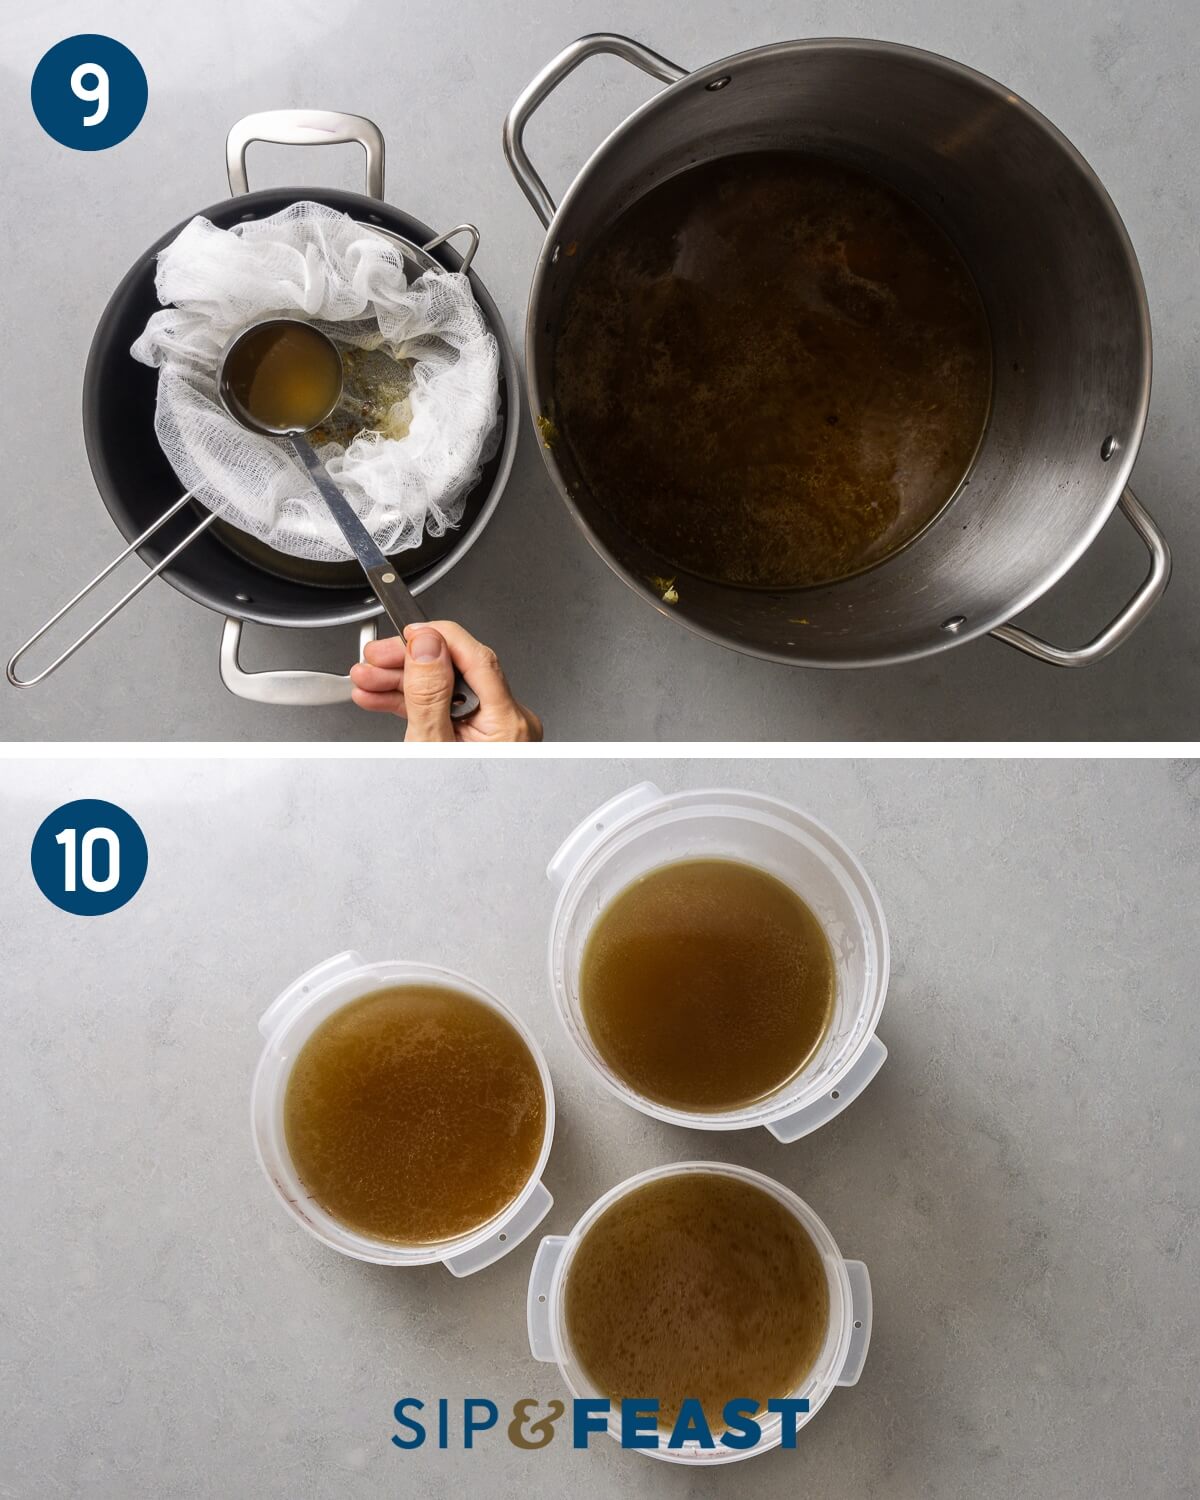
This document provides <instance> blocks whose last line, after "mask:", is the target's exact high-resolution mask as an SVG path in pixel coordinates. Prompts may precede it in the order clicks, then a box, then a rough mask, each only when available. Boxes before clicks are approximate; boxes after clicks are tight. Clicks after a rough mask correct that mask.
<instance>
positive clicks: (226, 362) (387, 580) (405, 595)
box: [217, 318, 479, 720]
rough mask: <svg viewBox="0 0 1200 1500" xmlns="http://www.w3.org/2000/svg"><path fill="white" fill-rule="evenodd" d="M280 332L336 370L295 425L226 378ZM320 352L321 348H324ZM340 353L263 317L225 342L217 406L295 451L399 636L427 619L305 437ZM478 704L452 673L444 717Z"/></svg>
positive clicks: (307, 326) (338, 394)
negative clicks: (279, 420) (251, 350)
mask: <svg viewBox="0 0 1200 1500" xmlns="http://www.w3.org/2000/svg"><path fill="white" fill-rule="evenodd" d="M276 328H278V329H279V330H281V331H286V330H287V329H289V328H293V329H297V330H302V331H303V332H302V337H304V338H307V339H311V340H312V341H313V343H314V346H315V345H316V344H317V341H318V340H319V341H320V343H321V344H322V345H324V346H326V349H327V350H328V356H329V359H330V371H331V373H332V371H333V368H334V363H335V362H336V370H337V389H336V391H335V393H334V396H333V399H332V400H331V401H330V402H329V404H328V405H327V406H326V407H325V409H324V411H321V412H316V413H314V412H306V413H305V416H306V417H307V418H309V419H310V420H307V421H305V422H303V423H302V424H298V425H286V426H270V425H268V424H267V423H266V422H264V421H263V420H262V419H261V418H260V417H257V416H255V415H254V413H253V412H251V411H250V410H249V409H248V407H247V406H246V405H245V403H244V402H243V401H242V400H241V398H240V397H239V396H238V394H237V392H236V391H235V389H234V386H233V383H232V380H231V373H230V372H231V371H232V370H233V369H235V368H236V363H237V355H238V351H239V350H240V349H243V346H244V345H245V343H246V341H247V340H248V339H250V338H251V337H252V336H255V337H257V338H261V336H262V334H263V331H264V330H267V329H276ZM322 352H325V351H324V350H323V351H322ZM342 381H343V370H342V356H341V354H340V352H339V351H338V347H337V345H336V344H335V343H334V342H333V340H332V339H331V338H330V337H329V335H328V334H326V333H324V332H322V330H321V329H319V328H314V327H313V325H312V324H311V323H306V322H304V321H303V319H300V318H264V319H261V320H260V321H259V322H257V323H252V324H250V326H249V327H248V328H243V329H242V331H241V332H240V333H238V334H236V335H235V336H234V337H233V338H232V339H230V341H229V343H228V344H226V346H225V349H224V351H223V352H222V354H221V361H220V364H219V365H218V366H217V394H218V395H219V396H220V398H221V404H222V405H223V406H224V408H225V410H226V411H227V412H228V413H229V415H230V416H231V417H233V419H234V420H235V421H236V422H240V423H241V425H242V426H243V427H246V428H248V429H249V430H250V431H251V432H261V433H264V434H265V435H266V436H268V437H282V438H287V439H288V441H289V442H290V443H291V445H292V447H293V448H294V449H295V450H296V456H297V457H298V458H299V459H300V461H301V463H303V465H304V467H305V469H306V471H307V473H308V476H309V478H310V479H311V480H312V482H313V484H314V485H315V486H316V488H317V490H318V491H319V493H320V496H321V499H322V500H324V502H325V504H326V506H327V507H328V510H329V514H330V515H331V516H332V517H333V519H334V521H335V522H336V523H337V526H338V529H339V531H340V532H341V533H342V536H343V537H344V538H345V540H346V545H347V546H348V547H349V548H350V550H351V552H353V553H354V556H355V557H356V558H357V559H358V562H359V564H360V566H361V567H362V570H363V572H364V573H365V574H366V575H367V582H368V583H369V584H370V585H371V589H372V591H373V593H374V595H375V597H376V598H377V599H378V600H379V602H380V604H382V605H383V609H384V613H385V614H386V615H387V617H388V619H389V620H390V621H391V622H392V624H393V625H394V626H395V627H396V631H397V633H398V634H399V635H401V636H403V634H404V627H405V626H406V625H415V624H417V623H418V622H419V621H421V620H424V619H426V618H427V616H426V615H425V613H424V612H423V611H422V609H421V606H420V605H419V604H418V603H417V601H416V600H415V599H414V598H413V596H412V594H411V592H410V591H409V590H408V588H406V587H405V585H404V583H403V581H402V580H401V578H400V575H399V574H398V573H397V572H396V569H395V566H394V565H393V564H392V563H391V562H390V561H389V560H388V558H387V557H385V555H384V553H383V551H382V550H381V549H380V547H378V546H377V545H376V543H375V540H374V538H373V537H372V536H371V533H370V532H369V531H368V530H367V528H366V527H365V526H364V525H363V523H362V522H361V521H360V520H359V518H358V516H357V514H356V513H355V510H354V507H353V506H352V505H351V504H350V502H349V501H348V500H347V499H346V497H345V495H343V494H342V492H341V490H340V489H338V487H337V485H336V484H335V483H334V481H333V479H332V478H331V477H330V475H329V472H328V470H327V469H326V468H325V465H324V464H323V463H322V462H321V460H320V459H319V458H318V457H317V454H316V450H315V449H314V448H313V445H312V444H311V443H310V442H309V441H308V436H307V434H308V433H309V432H311V431H312V429H313V428H314V427H319V426H320V424H321V423H322V422H324V421H326V420H327V419H328V418H329V416H330V415H331V414H332V413H333V412H334V410H335V409H336V408H337V405H338V403H339V402H340V401H341V399H342ZM478 707H479V699H478V698H477V697H476V696H475V694H474V693H473V692H472V691H471V689H470V688H469V687H468V686H467V684H466V682H465V681H464V680H463V678H462V675H461V674H460V673H459V672H458V671H455V673H454V694H453V697H452V698H451V702H450V717H451V718H452V719H456V720H457V719H464V718H466V717H467V715H468V714H473V713H474V712H475V710H476V709H477V708H478Z"/></svg>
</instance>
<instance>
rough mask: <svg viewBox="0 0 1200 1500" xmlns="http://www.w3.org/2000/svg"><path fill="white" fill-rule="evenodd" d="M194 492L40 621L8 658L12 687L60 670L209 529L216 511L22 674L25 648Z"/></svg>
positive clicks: (31, 683)
mask: <svg viewBox="0 0 1200 1500" xmlns="http://www.w3.org/2000/svg"><path fill="white" fill-rule="evenodd" d="M194 493H195V492H194V491H193V490H188V491H186V492H185V493H184V494H182V495H180V497H179V499H178V500H176V501H175V502H174V504H173V505H170V506H168V507H167V509H166V510H164V511H163V513H162V515H161V516H159V518H158V520H157V521H155V522H154V524H153V525H152V526H147V527H146V529H145V531H143V532H142V534H141V536H138V537H134V539H133V541H132V542H130V544H129V545H128V547H126V548H125V549H124V550H123V551H121V552H118V553H117V555H116V557H114V558H113V560H112V562H110V563H108V564H107V565H106V566H105V567H103V568H101V569H100V571H99V572H98V573H97V574H96V576H95V577H94V578H93V579H92V580H91V581H90V582H89V583H85V584H84V586H83V587H82V588H81V589H80V590H79V592H78V593H77V594H76V595H75V596H74V597H73V598H71V599H68V600H67V602H66V603H65V604H64V605H63V607H62V608H61V609H60V610H58V611H57V612H56V613H55V614H52V615H51V616H50V618H49V619H48V620H47V621H46V623H45V624H44V625H40V626H39V627H38V628H37V629H36V630H35V631H34V633H33V634H32V635H31V636H30V637H29V639H28V640H27V641H26V642H25V643H24V644H23V645H21V646H19V647H18V648H17V650H16V651H14V652H13V655H12V657H11V658H10V659H9V663H8V666H7V668H6V675H7V677H8V680H9V682H11V683H12V685H13V687H34V686H35V685H36V684H37V683H39V682H44V681H45V679H46V678H47V677H49V676H50V674H51V672H57V670H58V669H59V667H61V666H62V664H63V662H65V661H70V659H71V657H73V656H74V655H75V653H76V651H78V650H79V648H80V647H81V646H86V645H87V643H88V642H89V641H90V640H91V638H92V637H93V636H94V635H95V634H96V633H97V632H98V631H100V630H102V629H103V628H104V626H105V625H107V624H108V622H109V621H110V620H111V619H112V617H113V616H114V615H116V614H120V612H121V611H122V610H123V609H124V608H125V606H126V605H127V604H128V603H129V602H130V600H132V599H136V598H137V596H138V595H139V594H140V593H141V592H142V590H143V589H144V588H145V587H146V585H147V584H148V583H149V582H150V580H151V579H153V578H157V577H158V575H159V574H160V573H161V572H162V571H163V569H164V568H166V567H169V566H170V564H171V563H173V562H174V561H175V559H176V558H177V557H178V556H179V554H180V553H181V552H182V551H183V550H184V549H185V548H186V547H190V546H191V544H192V543H193V542H194V541H195V540H196V538H197V537H198V536H199V535H200V534H201V532H204V531H207V530H208V528H209V527H210V526H211V525H212V523H213V522H214V521H215V520H216V519H217V517H216V513H215V512H214V513H212V514H210V515H207V516H205V517H204V519H203V520H202V521H201V522H200V523H199V524H198V525H196V526H193V527H192V529H191V531H189V532H188V534H187V536H185V537H184V539H183V540H182V541H181V542H178V543H177V544H176V545H175V546H174V547H172V548H171V550H170V551H169V552H168V553H167V554H166V555H165V556H164V557H163V558H161V559H160V560H159V561H158V562H156V563H155V565H154V566H153V567H152V568H150V569H148V570H147V572H146V573H145V574H144V576H143V577H141V578H139V579H138V581H137V582H136V583H135V584H134V585H133V587H132V588H131V589H129V590H128V591H127V592H126V593H124V594H122V595H121V597H120V598H119V599H118V600H117V602H116V603H115V604H113V605H110V606H109V608H108V609H106V610H105V612H104V613H103V614H102V615H101V616H100V618H99V619H98V620H97V621H96V623H95V624H94V625H89V626H88V628H87V629H86V630H85V631H84V632H83V634H82V635H79V636H76V637H75V639H74V640H73V641H72V642H71V644H70V645H69V646H68V647H67V648H66V650H65V651H62V652H60V653H59V655H58V656H56V657H55V658H54V660H53V661H52V662H51V663H50V665H49V666H48V667H43V668H42V670H41V671H40V672H38V673H37V674H36V675H35V676H33V677H22V676H21V675H20V672H19V670H18V668H19V665H20V661H21V658H22V657H23V656H24V655H25V653H26V651H28V650H29V648H30V647H31V646H36V645H37V643H38V641H40V640H41V639H42V637H43V636H44V635H45V634H46V633H47V631H50V630H53V628H54V627H55V625H57V624H58V622H59V621H60V620H61V619H62V618H63V617H64V616H65V615H68V614H70V612H71V611H72V610H73V609H74V608H75V606H76V605H77V604H79V603H81V602H82V601H83V600H84V599H86V598H87V596H88V595H89V594H90V593H91V592H92V590H93V589H95V588H99V586H100V585H101V584H102V583H103V582H104V580H105V579H106V578H107V577H108V576H109V574H110V573H112V572H114V571H115V570H116V569H117V568H119V567H120V566H121V564H122V563H123V562H124V561H125V559H126V558H127V557H131V556H132V555H133V554H134V553H135V552H136V551H137V550H138V548H139V547H142V546H144V545H145V544H146V542H148V541H149V540H150V538H151V537H152V536H153V535H154V533H155V532H156V531H158V529H159V528H160V527H162V526H165V525H166V524H167V522H168V521H169V520H170V519H171V517H172V516H174V515H177V514H178V513H179V511H181V510H182V509H183V507H184V506H185V505H186V504H187V503H188V502H189V501H190V500H191V499H192V498H193V495H194Z"/></svg>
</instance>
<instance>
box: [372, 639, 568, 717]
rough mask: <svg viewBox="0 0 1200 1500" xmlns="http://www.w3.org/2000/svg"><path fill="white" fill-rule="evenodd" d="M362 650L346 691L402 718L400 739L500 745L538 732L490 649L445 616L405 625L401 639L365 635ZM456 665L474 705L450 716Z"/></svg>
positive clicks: (373, 706) (374, 711) (533, 714)
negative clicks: (366, 639)
mask: <svg viewBox="0 0 1200 1500" xmlns="http://www.w3.org/2000/svg"><path fill="white" fill-rule="evenodd" d="M363 655H364V656H365V658H366V660H365V661H361V662H356V663H355V664H354V666H352V667H351V668H350V681H351V682H352V683H353V684H354V687H353V691H352V692H351V695H350V696H351V697H352V698H353V700H354V702H355V703H356V704H357V705H358V707H359V708H365V709H366V710H367V711H368V712H369V713H383V714H398V715H399V716H400V717H401V718H402V719H407V720H408V729H407V730H406V732H405V735H404V738H405V741H406V742H407V741H409V740H412V741H438V740H444V741H453V740H461V741H463V742H464V743H466V744H503V743H515V742H520V741H532V740H540V739H541V737H542V721H541V720H540V719H539V718H538V716H537V714H535V713H533V712H532V710H530V709H528V708H525V707H523V706H522V705H521V704H520V703H518V702H517V700H516V699H515V698H514V697H513V695H512V689H511V688H510V687H509V685H508V682H507V681H506V679H505V676H504V673H503V671H502V670H501V668H500V663H499V662H498V661H497V660H496V653H495V652H494V651H493V650H491V648H490V647H488V646H484V645H481V644H480V642H479V641H477V640H476V639H475V637H474V636H473V635H469V634H468V633H467V632H466V631H465V630H464V629H463V628H462V626H461V625H456V624H455V623H454V622H453V621H452V620H428V621H425V620H423V621H421V622H420V623H419V624H416V625H409V626H407V627H406V629H405V632H404V637H403V638H402V637H400V636H398V635H397V636H392V637H390V638H389V639H388V640H384V641H371V642H369V643H368V645H367V648H366V650H365V651H364V653H363ZM456 667H457V668H458V670H459V671H460V672H461V673H462V675H463V677H464V679H465V680H466V682H467V684H468V686H469V687H470V688H471V689H472V691H473V692H474V694H475V696H476V697H477V698H478V699H479V707H478V708H477V709H476V710H475V712H474V713H473V714H469V715H468V716H467V717H466V718H465V719H459V720H457V721H454V720H452V719H451V718H450V699H451V697H452V696H453V693H454V669H455V668H456Z"/></svg>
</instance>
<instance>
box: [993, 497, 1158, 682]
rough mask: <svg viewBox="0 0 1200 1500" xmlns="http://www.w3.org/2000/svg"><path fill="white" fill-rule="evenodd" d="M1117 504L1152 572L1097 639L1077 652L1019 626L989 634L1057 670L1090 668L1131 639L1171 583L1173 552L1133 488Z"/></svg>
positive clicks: (997, 628)
mask: <svg viewBox="0 0 1200 1500" xmlns="http://www.w3.org/2000/svg"><path fill="white" fill-rule="evenodd" d="M1118 503H1119V505H1120V507H1121V510H1122V512H1123V513H1124V516H1125V519H1126V520H1127V521H1128V522H1129V524H1130V525H1131V526H1132V527H1133V529H1134V530H1135V531H1136V532H1137V534H1138V536H1140V537H1141V539H1142V541H1143V542H1145V544H1146V550H1147V552H1149V554H1150V571H1149V572H1148V573H1147V574H1146V577H1145V581H1144V582H1143V583H1142V586H1141V588H1139V589H1138V591H1137V593H1136V594H1134V596H1133V598H1132V599H1131V600H1130V601H1129V603H1128V604H1127V605H1126V606H1125V608H1124V609H1123V610H1122V611H1121V612H1120V614H1119V615H1117V616H1116V618H1115V619H1113V620H1110V621H1109V623H1108V624H1107V625H1106V626H1105V627H1104V629H1103V630H1102V631H1101V632H1100V634H1099V635H1097V636H1094V637H1093V638H1092V639H1091V640H1090V641H1089V642H1088V643H1087V645H1086V646H1080V647H1079V649H1078V650H1077V651H1069V650H1065V649H1064V648H1063V647H1062V646H1052V645H1051V644H1050V642H1049V641H1044V640H1042V639H1041V637H1040V636H1036V635H1031V634H1030V633H1029V631H1027V630H1022V629H1021V628H1020V626H1018V625H998V626H997V627H996V629H995V630H991V631H989V632H988V634H989V635H993V636H995V638H996V639H997V640H998V641H1004V643H1005V644H1006V645H1009V646H1015V647H1016V648H1017V650H1018V651H1024V652H1026V653H1027V654H1028V655H1029V656H1036V657H1037V659H1038V660H1039V661H1048V662H1050V663H1051V664H1052V665H1053V666H1056V667H1090V666H1091V664H1092V663H1093V662H1094V661H1100V660H1101V659H1102V658H1103V657H1105V656H1108V655H1109V653H1110V652H1113V651H1115V650H1116V649H1117V647H1118V646H1120V645H1123V644H1124V643H1125V641H1127V640H1128V639H1129V637H1130V636H1131V635H1132V634H1133V632H1134V631H1135V630H1136V629H1137V628H1138V626H1139V625H1140V624H1141V623H1142V621H1143V620H1144V619H1145V618H1146V616H1147V615H1148V614H1149V613H1150V611H1151V610H1152V609H1153V608H1154V606H1155V605H1156V604H1157V603H1158V601H1159V600H1160V599H1161V598H1162V595H1163V591H1164V590H1165V589H1166V586H1167V584H1168V583H1169V582H1170V579H1171V549H1170V548H1169V547H1168V546H1167V539H1166V537H1164V536H1163V534H1162V532H1161V531H1159V529H1158V527H1157V526H1156V525H1155V524H1154V522H1153V521H1152V520H1151V519H1150V515H1149V513H1148V512H1147V511H1146V509H1145V507H1144V506H1143V505H1142V504H1141V502H1140V501H1139V500H1138V498H1137V496H1136V495H1135V494H1134V493H1133V491H1132V490H1131V489H1126V490H1125V492H1124V493H1123V494H1122V496H1121V499H1120V501H1119V502H1118Z"/></svg>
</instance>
